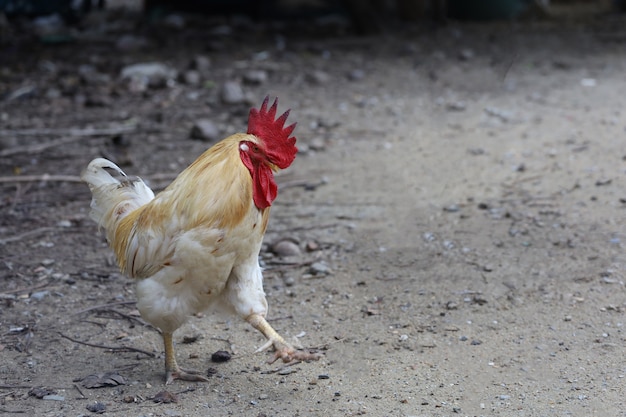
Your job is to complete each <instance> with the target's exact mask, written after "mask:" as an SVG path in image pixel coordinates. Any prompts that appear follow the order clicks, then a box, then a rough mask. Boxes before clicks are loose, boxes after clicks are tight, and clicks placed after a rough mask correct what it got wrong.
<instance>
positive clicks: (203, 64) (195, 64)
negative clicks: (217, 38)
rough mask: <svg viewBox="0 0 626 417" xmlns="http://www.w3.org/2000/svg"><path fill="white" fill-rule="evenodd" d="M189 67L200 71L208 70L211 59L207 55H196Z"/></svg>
mask: <svg viewBox="0 0 626 417" xmlns="http://www.w3.org/2000/svg"><path fill="white" fill-rule="evenodd" d="M191 68H192V69H195V70H196V71H198V72H200V73H205V72H208V71H209V69H211V59H210V58H209V57H208V56H204V55H196V56H195V57H194V59H193V61H192V62H191Z"/></svg>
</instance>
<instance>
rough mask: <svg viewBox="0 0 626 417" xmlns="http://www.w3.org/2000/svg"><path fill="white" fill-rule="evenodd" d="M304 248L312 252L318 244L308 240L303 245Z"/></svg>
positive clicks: (317, 247) (316, 248) (318, 246)
mask: <svg viewBox="0 0 626 417" xmlns="http://www.w3.org/2000/svg"><path fill="white" fill-rule="evenodd" d="M304 248H305V249H306V251H307V252H314V251H316V250H318V249H319V248H320V245H319V243H317V242H316V241H314V240H309V241H308V242H306V244H305V245H304Z"/></svg>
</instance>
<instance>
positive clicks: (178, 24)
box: [163, 13, 187, 29]
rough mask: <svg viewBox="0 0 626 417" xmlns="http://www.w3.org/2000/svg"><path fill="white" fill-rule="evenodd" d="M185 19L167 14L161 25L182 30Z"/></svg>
mask: <svg viewBox="0 0 626 417" xmlns="http://www.w3.org/2000/svg"><path fill="white" fill-rule="evenodd" d="M186 23H187V22H186V21H185V18H184V17H183V16H181V15H179V14H174V13H173V14H169V15H167V16H165V18H164V19H163V24H164V25H165V26H167V27H169V28H172V29H184V28H185V25H186Z"/></svg>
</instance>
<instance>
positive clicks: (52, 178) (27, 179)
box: [0, 174, 82, 183]
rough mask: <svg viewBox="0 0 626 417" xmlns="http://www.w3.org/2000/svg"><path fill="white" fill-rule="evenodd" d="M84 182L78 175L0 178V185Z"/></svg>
mask: <svg viewBox="0 0 626 417" xmlns="http://www.w3.org/2000/svg"><path fill="white" fill-rule="evenodd" d="M50 181H53V182H82V180H81V179H80V177H79V176H77V175H50V174H42V175H13V176H11V177H0V183H13V182H50Z"/></svg>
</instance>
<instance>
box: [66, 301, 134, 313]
mask: <svg viewBox="0 0 626 417" xmlns="http://www.w3.org/2000/svg"><path fill="white" fill-rule="evenodd" d="M136 303H137V301H118V302H115V303H109V304H100V305H97V306H93V307H88V308H86V309H84V310H80V311H77V312H76V313H74V315H78V314H83V313H87V312H89V311H93V310H101V309H103V308H105V309H106V308H110V307H113V306H119V305H126V304H136Z"/></svg>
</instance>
